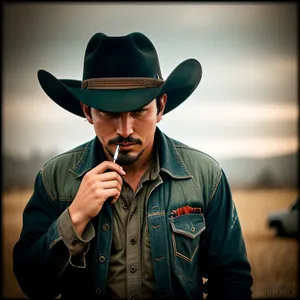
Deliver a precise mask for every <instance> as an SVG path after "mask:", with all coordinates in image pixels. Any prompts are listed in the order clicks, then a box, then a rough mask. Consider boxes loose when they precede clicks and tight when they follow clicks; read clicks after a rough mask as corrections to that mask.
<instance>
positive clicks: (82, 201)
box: [69, 161, 126, 236]
mask: <svg viewBox="0 0 300 300" xmlns="http://www.w3.org/2000/svg"><path fill="white" fill-rule="evenodd" d="M107 170H109V171H108V172H107ZM125 174H126V173H125V172H124V170H123V169H122V167H120V166H119V165H118V164H116V163H113V162H110V161H104V162H102V163H101V164H99V165H98V166H97V167H95V168H94V169H92V170H90V171H89V172H87V173H86V174H85V175H84V177H83V179H82V182H81V184H80V187H79V189H78V192H77V194H76V197H75V199H74V201H73V202H72V204H71V205H70V207H69V214H70V217H71V220H72V222H73V224H74V227H75V229H76V231H77V233H78V235H79V236H82V233H83V231H84V229H85V227H86V225H87V224H88V222H89V221H90V220H91V219H92V218H94V217H95V216H96V215H97V214H98V213H99V212H100V211H101V209H102V206H103V204H104V202H105V201H106V200H107V199H108V198H110V197H112V200H111V203H115V202H116V201H117V200H118V198H119V196H120V194H121V189H122V178H121V175H125Z"/></svg>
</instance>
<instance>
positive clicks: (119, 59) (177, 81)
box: [38, 32, 202, 117]
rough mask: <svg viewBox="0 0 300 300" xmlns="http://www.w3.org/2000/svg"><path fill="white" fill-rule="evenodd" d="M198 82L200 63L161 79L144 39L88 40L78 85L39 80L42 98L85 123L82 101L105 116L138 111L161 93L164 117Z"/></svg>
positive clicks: (41, 74) (43, 74)
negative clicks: (45, 97) (163, 97)
mask: <svg viewBox="0 0 300 300" xmlns="http://www.w3.org/2000/svg"><path fill="white" fill-rule="evenodd" d="M201 76H202V68H201V65H200V63H199V62H198V61H197V60H195V59H187V60H185V61H183V62H182V63H180V64H179V65H178V66H177V67H176V68H175V69H174V70H173V71H172V72H171V74H170V75H169V76H168V78H167V79H166V80H163V79H162V75H161V70H160V66H159V60H158V55H157V52H156V50H155V48H154V45H153V44H152V42H151V41H150V40H149V39H148V38H147V37H146V36H145V35H144V34H142V33H139V32H134V33H130V34H128V35H125V36H120V37H110V36H107V35H105V34H103V33H96V34H94V35H93V36H92V38H91V39H90V41H89V42H88V45H87V47H86V51H85V56H84V68H83V76H82V81H81V80H72V79H57V78H56V77H55V76H53V75H52V74H50V73H49V72H47V71H45V70H39V71H38V80H39V82H40V85H41V87H42V88H43V90H44V91H45V93H46V94H47V95H48V96H49V97H50V98H51V99H52V100H53V101H55V102H56V103H57V104H58V105H60V106H61V107H63V108H64V109H66V110H68V111H69V112H71V113H73V114H76V115H78V116H81V117H85V115H84V113H83V111H82V108H81V106H80V101H81V102H83V103H84V104H86V105H88V106H91V107H93V108H96V109H99V110H102V111H107V112H128V111H134V110H138V109H140V108H142V107H144V106H145V105H147V104H149V103H150V102H151V101H152V100H153V99H155V98H156V97H157V96H159V95H162V94H164V93H166V94H167V96H168V101H167V103H166V107H165V110H164V114H166V113H167V112H169V111H171V110H172V109H174V108H175V107H177V106H178V105H179V104H181V103H182V102H183V101H184V100H186V99H187V98H188V97H189V96H190V95H191V94H192V92H193V91H194V90H195V89H196V87H197V86H198V84H199V82H200V80H201Z"/></svg>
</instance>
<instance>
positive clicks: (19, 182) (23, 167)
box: [2, 152, 55, 192]
mask: <svg viewBox="0 0 300 300" xmlns="http://www.w3.org/2000/svg"><path fill="white" fill-rule="evenodd" d="M54 155H55V153H50V154H48V155H42V154H40V153H39V152H33V153H32V154H31V155H30V157H28V158H22V157H16V156H12V155H10V154H4V155H2V190H3V191H5V192H7V191H11V190H15V189H27V188H33V185H34V180H35V177H36V175H37V173H38V172H39V170H41V169H42V168H43V165H44V164H45V163H46V162H47V161H48V160H49V159H50V158H51V157H53V156H54Z"/></svg>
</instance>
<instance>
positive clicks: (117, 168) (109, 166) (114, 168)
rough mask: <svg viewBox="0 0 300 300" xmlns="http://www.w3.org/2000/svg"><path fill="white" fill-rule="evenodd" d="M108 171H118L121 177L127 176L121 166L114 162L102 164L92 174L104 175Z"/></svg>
mask: <svg viewBox="0 0 300 300" xmlns="http://www.w3.org/2000/svg"><path fill="white" fill-rule="evenodd" d="M106 170H111V171H116V172H118V173H119V174H120V175H125V174H126V173H125V171H124V170H123V168H122V167H121V166H120V165H118V164H116V163H114V162H112V161H104V162H102V163H101V164H99V165H98V166H96V167H95V168H94V169H92V170H91V171H90V172H92V173H95V174H102V173H104V172H105V171H106Z"/></svg>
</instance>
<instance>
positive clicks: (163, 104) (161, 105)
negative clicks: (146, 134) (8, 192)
mask: <svg viewBox="0 0 300 300" xmlns="http://www.w3.org/2000/svg"><path fill="white" fill-rule="evenodd" d="M167 99H168V96H167V94H166V93H165V94H163V95H161V96H160V99H159V108H160V111H159V113H158V115H157V118H156V123H158V122H159V121H160V120H161V119H162V115H163V113H164V110H165V107H166V104H167Z"/></svg>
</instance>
